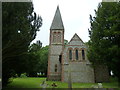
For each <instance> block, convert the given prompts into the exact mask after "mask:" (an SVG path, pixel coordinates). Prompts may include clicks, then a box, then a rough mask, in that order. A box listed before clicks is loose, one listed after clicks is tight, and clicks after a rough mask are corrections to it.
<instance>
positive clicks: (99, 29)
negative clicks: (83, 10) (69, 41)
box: [88, 2, 120, 82]
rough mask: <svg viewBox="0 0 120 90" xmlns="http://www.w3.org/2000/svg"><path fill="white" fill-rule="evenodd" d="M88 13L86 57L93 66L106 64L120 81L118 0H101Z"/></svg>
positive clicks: (119, 15)
mask: <svg viewBox="0 0 120 90" xmlns="http://www.w3.org/2000/svg"><path fill="white" fill-rule="evenodd" d="M95 14H96V16H95V17H92V16H91V15H90V23H91V27H90V30H89V35H90V40H89V42H88V45H89V50H88V58H89V60H90V61H91V62H92V64H93V66H97V65H99V64H102V65H107V66H108V67H109V69H110V70H112V71H113V73H114V75H115V76H116V77H118V80H119V82H120V77H119V76H120V69H119V65H120V60H119V59H120V30H119V29H120V2H111V3H110V2H109V3H108V2H102V3H100V4H99V6H98V10H97V11H96V10H95Z"/></svg>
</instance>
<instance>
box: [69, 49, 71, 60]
mask: <svg viewBox="0 0 120 90" xmlns="http://www.w3.org/2000/svg"><path fill="white" fill-rule="evenodd" d="M69 59H70V60H72V50H71V49H70V50H69Z"/></svg>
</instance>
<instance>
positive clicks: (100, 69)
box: [94, 65, 109, 82]
mask: <svg viewBox="0 0 120 90" xmlns="http://www.w3.org/2000/svg"><path fill="white" fill-rule="evenodd" d="M94 72H95V82H109V72H108V68H107V66H105V65H97V67H95V69H94Z"/></svg>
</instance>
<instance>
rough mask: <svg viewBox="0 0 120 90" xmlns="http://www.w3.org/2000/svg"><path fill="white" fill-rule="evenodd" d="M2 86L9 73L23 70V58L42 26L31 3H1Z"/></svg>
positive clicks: (9, 75) (5, 82) (6, 80)
mask: <svg viewBox="0 0 120 90" xmlns="http://www.w3.org/2000/svg"><path fill="white" fill-rule="evenodd" d="M2 11H3V12H2V24H3V28H2V29H3V31H2V41H3V42H2V66H3V67H2V69H3V70H2V71H3V72H2V75H3V76H2V79H3V80H2V81H3V82H2V83H3V84H2V85H3V86H4V85H6V84H7V82H8V80H9V78H10V77H11V76H13V75H12V72H11V71H15V72H17V71H21V72H22V69H21V68H24V65H25V62H24V59H23V58H24V57H25V56H26V55H27V53H28V46H29V45H30V42H31V41H32V40H34V39H35V37H36V32H37V31H39V28H40V27H41V25H42V19H41V17H39V16H38V15H36V13H35V12H34V8H33V4H32V2H4V3H2Z"/></svg>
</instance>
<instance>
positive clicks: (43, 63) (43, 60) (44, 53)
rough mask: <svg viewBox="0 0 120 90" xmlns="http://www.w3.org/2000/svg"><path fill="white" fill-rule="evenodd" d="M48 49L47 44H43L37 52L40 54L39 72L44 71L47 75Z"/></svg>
mask: <svg viewBox="0 0 120 90" xmlns="http://www.w3.org/2000/svg"><path fill="white" fill-rule="evenodd" d="M48 50H49V46H45V47H42V48H41V50H40V51H39V52H38V54H39V55H40V61H39V72H41V73H45V75H47V62H48Z"/></svg>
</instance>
